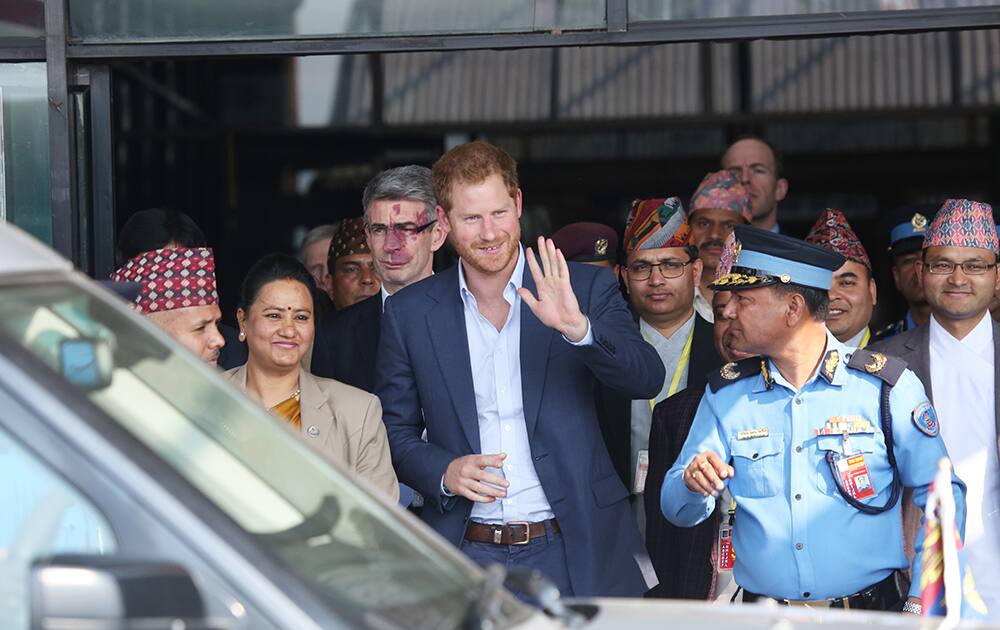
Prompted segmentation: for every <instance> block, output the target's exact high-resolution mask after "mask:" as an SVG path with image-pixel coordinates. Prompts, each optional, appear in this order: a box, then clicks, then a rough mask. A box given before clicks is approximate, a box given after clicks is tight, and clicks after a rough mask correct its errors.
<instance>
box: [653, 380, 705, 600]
mask: <svg viewBox="0 0 1000 630" xmlns="http://www.w3.org/2000/svg"><path fill="white" fill-rule="evenodd" d="M704 393H705V383H704V381H702V383H701V384H700V385H698V386H695V387H687V388H685V389H684V390H682V391H679V392H677V393H676V394H674V395H673V396H671V397H670V398H667V399H666V400H663V401H660V402H659V403H657V405H656V408H655V409H653V424H652V427H651V428H650V431H649V470H648V472H647V475H646V493H645V495H643V498H644V500H645V501H646V550H647V551H649V557H650V559H651V560H652V561H653V568H654V569H655V570H656V576H657V577H658V578H660V583H659V584H658V585H657V586H656V587H655V588H653V589H652V590H651V591H650V592H649V593H647V596H648V597H667V598H671V599H708V596H709V593H710V591H711V589H712V579H713V573H714V569H713V567H712V545H713V544H715V536H716V533H717V532H718V529H719V510H718V509H716V511H715V513H714V514H713V515H712V517H711V518H708V519H705V520H704V521H702V522H701V523H699V524H698V525H695V526H694V527H677V526H676V525H674V524H673V523H670V522H669V521H667V519H666V518H664V516H663V513H662V512H661V511H660V489H661V488H662V487H663V479H664V477H666V476H667V471H668V470H670V467H671V466H673V465H674V462H675V461H676V460H677V456H678V455H680V453H681V447H683V446H684V442H685V440H687V436H688V432H689V431H690V430H691V424H692V423H693V422H694V415H695V412H696V411H698V404H699V403H700V402H701V397H702V395H703V394H704Z"/></svg>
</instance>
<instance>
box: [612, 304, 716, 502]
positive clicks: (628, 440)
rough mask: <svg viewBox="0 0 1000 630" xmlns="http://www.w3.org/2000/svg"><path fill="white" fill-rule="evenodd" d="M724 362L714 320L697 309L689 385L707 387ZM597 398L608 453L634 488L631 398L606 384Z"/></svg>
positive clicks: (689, 387) (627, 483)
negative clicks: (716, 346)
mask: <svg viewBox="0 0 1000 630" xmlns="http://www.w3.org/2000/svg"><path fill="white" fill-rule="evenodd" d="M636 325H638V324H636ZM721 365H722V359H721V358H719V353H718V352H716V350H715V339H714V337H713V335H712V324H710V323H709V322H707V321H705V319H703V318H702V317H701V316H700V315H698V314H697V313H695V316H694V339H692V340H691V364H690V365H689V366H688V381H687V388H688V389H691V388H699V387H700V388H704V386H705V384H706V382H707V380H706V377H707V375H708V373H709V372H711V371H713V370H716V369H718V368H719V367H720V366H721ZM672 376H673V374H672V373H671V374H667V378H671V377H672ZM679 393H680V392H678V394H679ZM594 398H595V402H596V403H597V413H598V416H597V418H598V421H599V422H600V425H601V434H602V435H603V436H604V443H605V445H606V446H607V447H608V454H609V455H611V463H612V464H614V467H615V472H617V473H618V476H619V477H621V480H622V483H624V484H625V487H626V488H632V477H633V476H634V474H635V471H633V470H631V467H632V455H631V448H632V426H631V425H632V422H631V421H632V401H631V400H630V399H628V398H625V397H624V396H622V395H621V394H619V393H618V392H617V391H615V390H613V389H610V388H608V387H605V386H598V387H597V388H596V389H595V391H594ZM671 463H672V462H671Z"/></svg>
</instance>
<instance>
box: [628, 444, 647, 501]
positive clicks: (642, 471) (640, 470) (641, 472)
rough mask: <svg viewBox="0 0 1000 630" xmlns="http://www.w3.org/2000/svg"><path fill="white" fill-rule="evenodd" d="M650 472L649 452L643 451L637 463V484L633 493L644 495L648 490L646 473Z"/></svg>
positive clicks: (640, 452)
mask: <svg viewBox="0 0 1000 630" xmlns="http://www.w3.org/2000/svg"><path fill="white" fill-rule="evenodd" d="M648 472H649V451H647V450H646V449H642V450H641V451H639V458H638V459H637V460H636V462H635V484H634V485H633V488H632V492H633V493H634V494H642V493H643V492H645V490H646V473H648Z"/></svg>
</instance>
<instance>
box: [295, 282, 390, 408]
mask: <svg viewBox="0 0 1000 630" xmlns="http://www.w3.org/2000/svg"><path fill="white" fill-rule="evenodd" d="M381 323H382V292H381V291H380V292H378V293H376V294H375V295H373V296H371V297H370V298H367V299H365V300H362V301H360V302H358V303H357V304H354V305H351V306H349V307H347V308H345V309H344V310H342V311H337V312H335V313H330V314H329V315H328V316H327V317H326V318H325V319H324V321H323V322H322V323H321V324H320V325H319V326H318V327H317V328H316V340H315V341H314V342H313V356H312V366H311V368H310V371H311V372H312V373H313V374H315V375H316V376H322V377H324V378H332V379H335V380H338V381H340V382H341V383H347V384H348V385H352V386H354V387H357V388H358V389H363V390H365V391H366V392H374V391H375V355H376V353H377V351H378V340H379V335H380V334H381V330H380V328H381Z"/></svg>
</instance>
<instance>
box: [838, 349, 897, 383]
mask: <svg viewBox="0 0 1000 630" xmlns="http://www.w3.org/2000/svg"><path fill="white" fill-rule="evenodd" d="M847 367H850V368H853V369H855V370H860V371H862V372H865V373H866V374H871V375H872V376H877V377H879V378H880V379H882V380H883V381H885V382H886V383H888V384H889V385H895V384H896V381H898V380H899V377H900V376H902V375H903V371H905V370H906V361H903V360H902V359H899V358H897V357H892V356H889V355H887V354H883V353H881V352H873V351H872V350H865V349H861V348H859V349H857V350H855V351H854V353H853V354H852V355H851V360H850V361H848V362H847Z"/></svg>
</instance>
